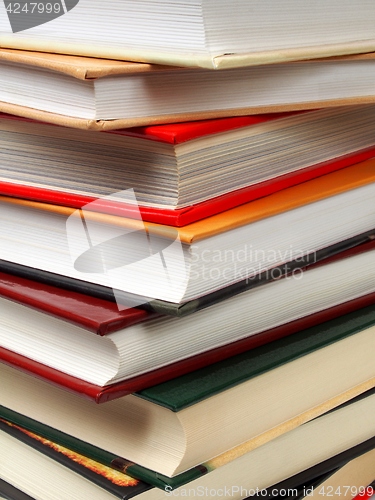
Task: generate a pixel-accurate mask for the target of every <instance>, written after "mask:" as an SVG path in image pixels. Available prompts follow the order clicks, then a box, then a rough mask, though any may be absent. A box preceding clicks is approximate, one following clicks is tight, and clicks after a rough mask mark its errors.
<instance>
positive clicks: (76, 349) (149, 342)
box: [0, 241, 375, 401]
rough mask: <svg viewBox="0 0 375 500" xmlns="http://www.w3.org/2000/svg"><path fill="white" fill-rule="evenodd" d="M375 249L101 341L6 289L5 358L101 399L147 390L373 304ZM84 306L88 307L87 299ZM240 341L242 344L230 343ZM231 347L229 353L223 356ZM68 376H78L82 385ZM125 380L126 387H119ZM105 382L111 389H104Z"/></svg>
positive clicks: (362, 248) (370, 246) (1, 332)
mask: <svg viewBox="0 0 375 500" xmlns="http://www.w3.org/2000/svg"><path fill="white" fill-rule="evenodd" d="M374 247H375V242H373V241H372V242H369V243H365V244H363V245H359V246H356V247H354V248H352V249H351V250H347V251H346V252H343V253H340V254H338V255H337V256H336V257H332V258H330V259H327V261H326V263H325V264H324V265H320V263H317V264H316V265H313V266H310V267H307V268H306V270H302V269H299V272H298V274H297V276H294V277H293V275H286V276H284V278H282V279H276V280H274V281H270V282H269V283H265V284H263V285H262V286H255V287H253V288H250V289H248V290H247V291H245V292H243V293H241V294H238V295H237V296H235V297H231V298H228V299H226V300H224V301H222V302H221V303H218V304H214V305H212V306H210V307H209V308H206V309H202V310H201V311H198V312H195V313H194V314H190V315H187V316H186V317H182V318H170V317H158V318H154V319H151V318H150V319H149V320H148V321H142V322H140V323H135V324H130V325H129V326H127V327H125V328H120V329H118V328H113V327H111V325H108V327H109V331H108V332H107V334H106V335H104V336H98V335H94V334H93V333H91V332H89V331H87V330H86V329H85V328H82V326H84V325H85V324H87V323H90V321H87V320H85V319H83V320H82V318H80V317H79V318H78V319H77V317H76V318H74V317H73V319H74V321H73V323H72V321H71V315H70V313H69V312H68V311H67V312H64V313H63V317H62V319H66V318H68V320H70V322H71V323H72V324H69V323H66V322H65V321H62V319H61V314H60V312H59V310H58V309H57V310H56V307H52V312H53V313H54V315H55V317H53V316H51V315H46V314H45V312H46V311H48V307H46V306H43V305H42V311H44V312H41V311H40V310H35V309H32V308H30V307H25V306H24V305H23V303H24V304H26V305H28V304H31V305H32V306H33V307H34V308H35V305H38V306H40V302H41V301H39V303H38V302H36V301H35V300H34V301H31V302H30V292H29V293H28V294H26V297H25V298H24V299H22V300H21V303H17V302H14V301H13V300H14V298H16V299H17V300H18V301H20V298H21V297H20V296H18V297H17V296H16V297H15V294H14V292H12V293H10V294H9V285H8V287H5V290H3V291H2V292H1V295H3V297H4V298H3V299H0V303H1V304H3V305H4V307H3V308H2V309H3V312H2V317H1V321H0V342H1V347H2V348H3V349H5V351H4V350H2V351H1V352H2V354H1V358H2V359H3V360H6V361H7V362H8V363H12V364H14V363H15V364H17V365H18V364H21V366H23V367H24V369H26V370H28V371H29V370H31V371H33V372H35V371H36V372H37V373H39V375H42V376H44V377H45V376H46V377H48V378H50V377H51V374H50V372H49V371H48V370H46V369H44V370H43V369H42V370H41V369H38V367H37V366H35V365H34V366H33V364H32V363H30V362H27V361H26V363H25V361H24V358H17V356H13V355H12V354H11V353H12V352H13V353H16V354H19V355H21V356H22V357H26V358H29V359H30V360H34V361H36V362H37V363H41V364H42V365H47V366H49V367H51V368H53V369H54V370H58V371H59V372H62V373H61V374H60V376H59V377H56V376H52V377H51V378H52V381H54V382H58V383H62V384H63V385H65V386H68V387H69V386H70V387H72V388H75V389H77V388H78V391H79V392H82V393H84V394H87V395H91V396H92V395H94V397H95V398H96V399H99V401H100V400H103V399H102V398H104V399H105V398H106V397H108V398H109V397H112V398H113V397H115V396H119V395H120V394H121V393H123V392H124V391H125V390H127V391H131V390H132V389H133V390H134V387H137V385H138V384H140V385H141V386H143V387H145V384H147V385H152V384H153V383H157V382H158V381H160V380H163V378H171V377H173V376H174V375H176V372H175V371H174V370H175V369H177V371H179V370H182V371H189V370H192V369H194V368H195V367H198V366H202V365H207V364H211V363H213V362H214V361H215V360H218V359H222V357H226V356H229V355H230V354H231V353H233V349H234V350H237V349H238V351H237V352H241V349H243V348H246V347H248V346H250V347H251V346H252V345H254V344H253V341H252V340H251V337H253V336H256V335H257V334H260V333H261V332H263V333H262V339H263V341H267V338H268V333H267V330H269V329H273V328H275V327H281V325H287V324H288V323H289V322H291V321H294V320H298V319H300V318H303V317H305V316H308V315H309V314H314V313H319V311H323V310H327V309H329V308H330V307H334V306H336V305H338V304H341V303H345V302H348V301H350V300H353V299H359V298H360V297H364V300H368V298H366V297H365V296H367V295H369V294H373V293H374V292H375V287H374V282H375V269H374V268H373V266H372V262H373V259H374V252H375V250H374ZM300 273H302V274H300ZM300 278H303V279H300ZM36 288H38V287H37V286H36ZM34 289H35V287H34ZM62 295H63V294H62V293H60V294H59V296H60V297H61V296H62ZM47 297H48V294H47ZM327 297H329V299H327ZM9 299H12V301H10V300H9ZM370 300H371V298H370ZM22 302H23V303H22ZM54 302H56V299H52V304H51V305H52V306H53V304H54ZM83 302H84V301H82V300H80V301H79V303H80V304H82V303H83ZM86 302H89V305H90V300H89V299H88V300H87V301H86ZM265 304H267V307H266V308H265ZM73 305H74V304H73ZM39 309H40V307H39ZM73 309H74V307H73ZM89 310H90V308H88V311H87V312H88V316H89ZM265 313H267V314H265ZM80 316H81V317H82V314H81V315H80ZM119 317H120V318H121V319H122V320H124V317H126V315H124V314H123V315H121V314H119ZM238 318H241V320H240V321H239V320H238ZM133 322H134V320H133ZM113 330H114V331H113ZM97 331H100V329H99V330H97ZM287 331H288V328H287V326H285V329H283V328H282V329H281V330H279V331H277V332H275V331H271V332H270V337H269V340H272V339H273V338H275V335H276V336H277V335H284V334H286V332H287ZM237 341H238V342H240V344H235V345H233V346H232V345H231V344H233V343H235V342H237ZM254 342H255V345H256V343H257V342H259V340H258V338H257V337H255V339H254ZM213 349H215V350H214V351H213V352H212V350H213ZM216 349H218V350H217V351H216ZM226 349H228V352H227V354H223V351H225V350H226ZM87 352H90V356H87ZM190 358H192V359H190ZM63 374H67V375H70V376H72V377H74V378H75V379H76V382H78V384H77V383H74V381H73V383H72V382H71V381H70V380H69V379H67V378H65V377H64V376H63ZM77 379H78V380H77ZM82 381H83V382H85V383H89V384H91V387H90V385H89V386H87V385H85V384H84V383H83V382H82ZM122 381H127V383H125V384H121V382H122ZM115 384H119V385H115ZM108 385H109V386H111V387H108V390H106V386H108ZM93 386H96V387H93ZM103 393H105V394H103Z"/></svg>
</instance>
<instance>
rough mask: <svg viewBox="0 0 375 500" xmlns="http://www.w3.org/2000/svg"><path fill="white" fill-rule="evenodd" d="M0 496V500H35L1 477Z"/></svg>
mask: <svg viewBox="0 0 375 500" xmlns="http://www.w3.org/2000/svg"><path fill="white" fill-rule="evenodd" d="M0 498H1V499H2V500H35V499H34V498H32V497H31V496H29V495H26V493H24V492H23V491H21V490H19V489H17V488H15V487H14V486H12V485H11V484H9V483H7V482H6V481H3V480H2V479H0Z"/></svg>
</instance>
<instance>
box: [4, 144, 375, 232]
mask: <svg viewBox="0 0 375 500" xmlns="http://www.w3.org/2000/svg"><path fill="white" fill-rule="evenodd" d="M374 156H375V149H374V148H369V149H366V150H364V151H360V152H356V153H353V154H348V155H345V156H341V157H338V158H335V159H333V160H329V161H326V162H322V163H320V164H316V165H313V166H310V167H306V168H303V169H301V170H298V171H295V172H292V173H290V174H285V175H282V176H278V177H275V178H274V179H269V180H267V181H263V182H260V183H258V184H255V185H251V186H248V187H246V188H242V189H238V190H236V191H232V192H230V193H227V194H223V195H221V196H218V197H216V198H212V199H210V200H207V201H204V202H201V203H198V204H196V205H190V206H188V207H185V208H178V209H175V210H169V209H163V208H152V207H146V206H143V205H139V206H138V207H136V211H135V207H134V206H132V205H129V204H126V203H119V202H116V201H111V200H106V199H100V198H93V197H90V196H84V195H79V194H73V193H69V192H64V191H60V190H50V189H46V188H40V187H35V186H28V185H23V184H16V183H12V182H9V181H8V180H0V194H1V195H5V196H10V197H14V198H22V199H25V200H32V201H39V202H42V203H47V204H53V205H61V206H66V207H71V208H84V207H85V206H86V205H87V204H89V203H92V202H93V201H95V202H96V203H95V207H96V209H97V210H98V211H99V210H100V212H102V213H104V214H105V213H107V214H109V215H115V216H119V217H130V218H132V217H134V216H135V214H138V213H140V215H141V217H142V220H144V221H146V222H154V223H157V224H165V225H168V226H175V227H183V226H187V225H189V224H192V223H194V222H197V221H199V220H202V219H205V218H206V217H211V216H213V215H216V214H219V213H221V212H225V211H226V210H230V209H232V208H235V207H237V206H239V205H243V204H245V203H249V202H251V201H254V200H257V199H259V198H263V197H264V196H269V195H272V194H273V193H276V192H277V191H281V190H282V189H287V188H290V187H292V186H295V185H297V184H301V183H303V182H307V181H309V180H312V179H314V178H316V177H320V176H322V175H326V174H329V173H331V172H334V171H335V170H339V169H341V168H345V167H348V166H350V165H354V164H356V163H361V162H363V161H366V160H369V159H371V158H373V157H374Z"/></svg>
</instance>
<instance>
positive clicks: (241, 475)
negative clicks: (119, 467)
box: [0, 391, 375, 500]
mask: <svg viewBox="0 0 375 500" xmlns="http://www.w3.org/2000/svg"><path fill="white" fill-rule="evenodd" d="M374 404H375V403H374V391H368V392H367V393H366V394H365V395H364V397H362V398H356V399H353V400H352V401H351V404H349V405H346V406H341V407H339V408H338V409H336V410H335V411H332V412H328V413H326V414H324V415H323V416H321V417H319V418H316V419H314V420H312V421H310V422H308V423H306V424H304V425H301V426H299V427H298V428H296V429H293V430H292V431H290V432H287V433H286V434H284V435H282V436H279V437H277V438H275V439H274V440H272V441H270V442H269V443H267V444H265V445H263V446H260V447H258V448H256V449H254V450H252V451H250V452H248V453H245V454H244V455H242V456H241V457H237V458H235V459H233V460H231V461H229V462H227V463H226V464H224V465H221V466H220V464H216V466H215V467H214V468H213V469H212V470H211V472H209V473H208V474H206V475H204V476H202V477H200V478H197V479H195V480H193V481H191V482H190V483H188V484H187V485H183V486H181V487H179V488H177V489H176V490H173V489H172V488H169V487H166V488H165V489H164V490H160V489H158V488H152V489H150V490H148V492H145V493H144V494H143V495H144V496H143V497H144V498H147V499H155V500H156V499H160V500H161V499H162V498H165V496H166V495H167V496H172V495H173V496H180V495H181V496H191V495H193V494H194V492H195V495H196V496H197V495H198V494H199V496H204V495H205V492H210V491H217V492H219V494H220V493H222V494H224V492H226V495H227V496H228V495H230V496H231V497H233V498H235V499H240V498H245V497H246V496H248V495H249V494H250V495H251V494H252V493H251V492H253V491H256V490H257V489H261V490H263V489H265V488H267V487H268V486H271V484H274V483H275V482H277V481H278V480H282V479H283V478H287V477H290V476H291V475H293V474H297V473H299V472H301V471H302V470H304V469H305V470H306V469H308V468H309V467H313V466H314V465H317V464H319V463H321V461H322V460H323V461H324V460H328V459H331V458H333V457H335V456H337V455H339V454H341V453H343V452H346V451H348V450H351V449H352V448H353V447H355V446H358V445H359V446H361V447H363V446H366V444H367V443H368V442H369V440H370V439H371V438H372V437H373V432H374V421H373V419H371V418H370V417H369V415H370V414H371V413H372V412H373V410H374ZM0 439H1V441H2V449H7V451H8V450H9V452H11V451H12V454H13V453H15V456H18V455H20V461H16V460H14V461H10V462H9V463H7V467H6V468H5V467H4V470H5V472H6V477H5V480H7V479H8V476H9V478H10V477H11V478H13V477H14V475H15V474H14V467H15V465H16V466H17V465H18V466H20V465H22V466H24V464H27V462H28V461H31V463H32V464H33V465H32V466H30V468H27V467H25V469H26V471H25V477H27V476H28V475H29V477H30V474H31V475H32V477H34V478H35V477H38V472H37V471H38V470H39V471H40V461H41V460H42V463H43V465H45V467H53V470H54V471H59V470H61V469H60V466H57V469H56V468H55V467H54V465H52V464H55V462H54V461H53V460H46V461H44V460H43V459H41V458H40V455H41V454H39V455H38V453H39V452H38V453H35V452H34V451H31V449H32V450H34V448H31V447H29V446H28V445H26V444H25V443H22V442H21V441H20V440H16V439H15V438H13V436H12V437H10V436H9V434H7V433H5V432H1V433H0ZM307 449H309V453H306V450H307ZM286 450H287V452H288V456H289V457H290V458H289V459H288V460H285V459H283V457H284V456H285V455H284V454H285V451H286ZM23 461H25V462H23ZM275 462H276V463H275ZM34 464H35V465H34ZM43 465H42V467H43ZM38 467H39V469H38ZM17 470H18V469H17ZM39 475H40V474H39ZM4 476H5V474H4ZM54 476H57V477H56V481H59V480H60V479H63V480H65V481H66V480H68V482H69V484H70V478H67V477H66V475H65V473H64V472H63V471H62V474H61V475H60V474H59V473H56V472H55V473H54V474H53V477H54ZM22 477H23V476H21V479H20V474H17V480H14V479H13V482H14V483H16V484H15V485H16V486H17V487H20V486H21V484H20V483H21V482H22V481H23V479H22ZM31 484H32V485H35V481H31ZM55 484H58V483H55ZM34 487H35V486H34ZM47 487H48V485H46V488H45V490H47ZM56 490H57V492H56V493H57V494H60V493H61V489H60V488H56ZM172 490H173V491H172ZM64 491H65V490H64ZM56 493H55V495H56ZM207 495H208V493H206V496H207ZM220 496H221V495H220ZM42 498H44V497H42ZM45 498H46V500H47V499H49V498H51V499H52V498H54V499H56V498H61V499H63V498H66V497H59V496H53V497H51V496H48V497H45ZM90 498H94V497H90ZM104 498H107V497H104Z"/></svg>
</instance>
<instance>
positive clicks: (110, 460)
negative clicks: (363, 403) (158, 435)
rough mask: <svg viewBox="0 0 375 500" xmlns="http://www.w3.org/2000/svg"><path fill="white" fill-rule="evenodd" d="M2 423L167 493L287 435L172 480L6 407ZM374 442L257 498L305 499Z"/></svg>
mask: <svg viewBox="0 0 375 500" xmlns="http://www.w3.org/2000/svg"><path fill="white" fill-rule="evenodd" d="M368 386H369V385H368V384H364V385H362V386H361V387H360V388H357V389H356V391H350V392H347V393H345V394H344V395H341V396H340V397H338V398H335V400H332V401H331V404H330V406H332V408H333V407H335V409H337V407H338V406H342V405H343V404H349V403H350V401H351V400H352V399H353V398H355V397H358V396H356V394H358V395H361V394H363V392H367V391H365V388H366V387H368ZM361 391H362V392H361ZM343 402H344V403H343ZM322 411H323V413H324V412H326V411H328V406H326V407H325V410H322V409H321V408H316V409H315V411H314V412H308V413H306V414H304V415H303V418H301V417H300V418H299V419H298V422H294V423H293V425H291V423H289V425H288V430H287V432H290V431H291V430H292V429H293V428H296V427H297V426H299V425H302V422H303V421H306V422H307V421H309V420H311V419H313V418H317V416H319V415H320V414H321V413H322ZM314 415H315V416H314ZM0 420H3V421H4V422H8V423H11V424H13V425H14V426H19V427H21V428H22V429H24V430H27V431H29V432H31V433H33V434H37V435H39V436H40V437H41V438H43V439H47V440H48V441H52V442H53V443H55V444H56V445H58V446H63V447H64V448H68V449H69V450H71V451H72V453H79V454H80V455H84V456H85V457H86V458H87V459H89V460H93V461H95V462H99V463H100V464H103V465H104V466H106V467H109V468H113V469H115V470H117V471H120V472H123V473H125V474H126V475H128V476H130V477H133V478H135V479H139V480H141V481H144V482H146V483H148V484H150V485H152V486H155V487H157V488H159V489H162V490H164V491H165V490H166V488H168V489H169V488H171V489H172V490H174V489H176V488H179V487H180V486H183V485H184V484H188V483H189V482H191V481H193V480H194V479H197V478H199V477H201V476H203V475H205V474H208V473H210V472H211V471H212V470H214V469H215V468H217V467H222V466H223V465H226V464H228V463H229V462H231V461H233V460H234V459H236V458H239V457H240V456H242V455H244V454H245V453H247V452H250V451H251V450H253V449H255V448H257V447H259V446H262V445H264V444H265V443H267V442H268V441H270V440H272V439H275V438H276V437H277V436H278V435H281V434H282V433H283V432H281V431H280V428H278V429H274V432H273V435H272V436H271V438H270V437H269V436H267V437H266V438H265V439H264V438H263V439H252V440H250V441H248V442H246V443H243V444H242V445H241V446H238V447H236V448H234V449H232V450H230V451H228V452H225V453H223V454H222V455H219V456H218V457H215V458H214V459H213V460H209V461H208V462H205V463H202V464H200V465H199V466H196V467H193V468H191V469H189V470H188V471H186V472H183V473H180V474H178V475H176V476H174V477H168V476H164V475H162V474H160V473H157V472H155V471H152V470H150V469H146V468H145V467H142V466H140V465H138V464H136V463H134V462H131V461H129V460H127V459H126V458H123V457H119V456H117V455H114V454H112V453H110V452H107V451H105V450H103V449H101V448H98V447H96V446H93V445H91V444H89V443H87V442H84V441H82V440H80V439H78V438H75V437H73V436H70V435H68V434H65V433H63V432H61V431H58V430H56V429H54V428H52V427H49V426H47V425H44V424H42V423H40V422H38V421H36V420H33V419H31V418H28V417H26V416H25V415H22V414H20V413H17V412H14V411H12V410H10V409H9V408H5V407H4V406H0ZM374 440H375V438H372V439H369V440H367V441H366V442H364V443H362V444H361V445H359V446H355V447H353V448H352V449H350V450H346V451H345V452H343V453H340V454H339V455H337V456H335V457H333V458H332V459H329V460H326V461H324V462H322V463H320V464H317V465H316V466H314V467H312V468H310V469H308V470H306V471H303V472H301V473H299V474H296V475H295V476H293V477H290V478H288V479H286V480H284V481H281V482H280V483H278V484H276V485H273V486H271V487H270V488H267V490H266V491H265V490H262V491H259V492H258V493H257V494H256V495H253V496H262V497H266V498H271V497H280V496H283V494H282V492H283V491H288V492H291V491H293V498H294V497H295V495H294V490H295V489H296V488H297V489H298V494H297V495H296V496H297V497H298V498H302V497H303V496H305V495H306V491H307V490H310V491H311V487H312V486H314V487H315V486H318V485H319V484H321V483H322V482H323V481H324V480H326V479H328V478H329V477H330V476H331V475H332V474H333V473H334V472H337V471H338V470H339V469H340V468H341V467H343V466H344V465H346V464H347V463H348V462H350V461H351V460H353V459H355V458H356V457H359V456H360V455H363V454H365V453H366V452H368V451H371V450H373V448H374V443H375V441H374ZM284 496H285V495H284ZM288 496H289V495H288Z"/></svg>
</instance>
